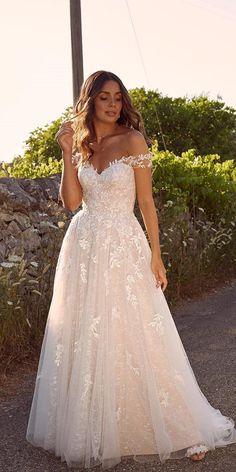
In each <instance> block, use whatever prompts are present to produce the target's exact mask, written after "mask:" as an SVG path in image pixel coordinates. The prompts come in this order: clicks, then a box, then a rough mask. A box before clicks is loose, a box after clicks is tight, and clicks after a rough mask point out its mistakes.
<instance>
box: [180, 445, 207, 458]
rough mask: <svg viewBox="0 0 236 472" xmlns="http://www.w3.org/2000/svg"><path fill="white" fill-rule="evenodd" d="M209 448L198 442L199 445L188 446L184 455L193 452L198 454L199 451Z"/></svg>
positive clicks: (190, 454) (191, 454)
mask: <svg viewBox="0 0 236 472" xmlns="http://www.w3.org/2000/svg"><path fill="white" fill-rule="evenodd" d="M208 450H209V449H208V447H207V446H205V444H200V445H199V446H193V447H189V448H188V449H187V452H186V454H185V456H186V457H190V456H193V454H200V452H207V451H208Z"/></svg>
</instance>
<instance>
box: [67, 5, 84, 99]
mask: <svg viewBox="0 0 236 472" xmlns="http://www.w3.org/2000/svg"><path fill="white" fill-rule="evenodd" d="M70 27H71V52H72V80H73V103H74V104H75V102H76V99H77V98H78V96H79V94H80V88H81V85H82V83H83V81H84V69H83V48H82V23H81V2H80V0H70Z"/></svg>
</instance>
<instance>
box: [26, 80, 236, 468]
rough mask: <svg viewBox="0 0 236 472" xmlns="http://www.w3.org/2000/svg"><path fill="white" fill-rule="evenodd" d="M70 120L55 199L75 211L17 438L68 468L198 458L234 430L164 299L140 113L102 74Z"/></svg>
mask: <svg viewBox="0 0 236 472" xmlns="http://www.w3.org/2000/svg"><path fill="white" fill-rule="evenodd" d="M75 114H76V116H75V119H74V121H72V120H71V121H69V122H65V123H63V124H62V126H61V127H60V129H59V131H58V133H57V135H56V138H57V141H58V143H59V145H60V147H61V149H62V157H63V161H64V166H63V172H62V179H61V186H60V195H61V199H62V201H63V205H64V207H66V208H68V209H70V210H72V211H75V210H77V209H78V208H79V207H80V205H81V204H82V208H81V209H79V211H77V212H76V213H75V215H74V216H73V217H72V220H71V222H70V225H69V227H68V229H67V231H66V234H65V236H64V239H63V243H62V246H61V250H60V254H59V257H58V261H57V266H56V272H55V279H54V287H53V296H52V300H51V305H50V310H49V313H48V319H47V324H46V328H45V334H44V340H43V344H42V349H41V355H40V360H39V366H38V373H37V378H36V383H35V390H34V397H33V401H32V405H31V411H30V417H29V422H28V428H27V434H26V437H27V440H28V441H29V442H30V443H32V444H33V445H34V446H40V447H42V448H43V449H45V450H48V451H51V452H53V453H54V454H55V455H56V456H58V457H60V458H61V460H62V461H66V462H67V464H68V465H69V466H72V467H85V468H88V467H93V466H96V465H98V464H102V467H103V468H104V469H106V468H109V467H113V466H114V465H116V464H118V463H119V462H120V461H121V458H122V457H125V456H126V457H128V456H130V457H133V458H134V459H135V460H136V461H140V462H145V461H151V460H160V461H161V462H164V461H166V460H167V459H181V458H183V457H189V458H191V459H192V460H194V461H197V460H201V459H203V458H204V456H205V454H206V452H207V451H209V450H214V449H215V448H216V447H223V446H226V445H228V444H232V443H235V442H236V430H235V428H234V421H233V420H232V419H231V418H230V417H226V416H224V415H222V414H221V412H220V411H219V410H217V409H215V408H214V407H213V406H211V405H210V404H209V402H208V400H207V399H206V397H205V396H204V394H203V393H202V391H201V390H200V387H199V385H198V384H197V380H196V378H195V375H194V372H193V370H192V368H191V365H190V363H189V360H188V357H187V355H186V352H185V350H184V347H183V344H182V342H181V339H180V337H179V334H178V332H177V329H176V326H175V323H174V320H173V318H172V315H171V313H170V310H169V307H168V304H167V302H166V299H165V296H164V293H163V292H164V291H165V289H166V287H167V278H166V270H165V267H164V264H163V261H162V257H161V251H160V243H159V227H158V219H157V214H156V209H155V205H154V201H153V196H152V154H151V152H150V151H149V149H148V146H147V141H148V140H147V136H146V133H145V129H144V126H143V122H142V118H141V116H140V114H139V113H138V112H137V111H136V110H135V109H134V107H133V105H132V103H131V100H130V97H129V94H128V92H127V90H126V88H125V86H124V85H123V83H122V81H121V80H120V79H119V78H118V77H117V76H116V75H115V74H113V73H111V72H106V71H98V72H95V73H93V74H92V75H91V76H90V77H88V78H87V80H86V81H85V82H84V83H83V85H82V88H81V93H80V96H79V98H78V101H77V104H76V106H75ZM135 198H137V202H138V205H139V208H140V211H141V214H142V218H143V221H144V225H145V227H146V230H147V234H148V239H149V242H148V240H147V238H146V236H145V234H144V232H143V230H142V227H141V225H140V224H139V222H138V220H137V218H136V216H135V215H134V212H133V210H134V203H135ZM149 243H150V244H149Z"/></svg>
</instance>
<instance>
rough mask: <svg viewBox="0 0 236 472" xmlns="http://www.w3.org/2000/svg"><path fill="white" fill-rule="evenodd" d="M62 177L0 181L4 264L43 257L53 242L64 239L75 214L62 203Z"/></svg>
mask: <svg viewBox="0 0 236 472" xmlns="http://www.w3.org/2000/svg"><path fill="white" fill-rule="evenodd" d="M60 179H61V174H56V175H53V176H50V177H45V178H37V179H15V178H5V177H4V178H0V264H1V265H3V264H2V263H5V266H6V267H7V263H12V262H13V263H14V261H17V259H19V256H21V255H22V254H24V257H25V258H26V259H28V260H34V257H35V256H36V255H37V259H38V258H39V257H40V255H41V252H43V250H44V249H45V248H49V246H50V244H49V243H51V242H52V239H55V236H56V239H58V236H57V234H56V233H58V232H59V233H60V234H61V238H59V239H62V237H63V234H64V232H65V230H66V228H67V227H68V224H69V222H70V219H71V217H72V216H73V213H72V212H70V211H69V210H66V209H65V208H63V206H62V202H61V201H60V200H59V185H60Z"/></svg>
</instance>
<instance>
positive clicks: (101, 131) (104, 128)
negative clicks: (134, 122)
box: [94, 123, 119, 143]
mask: <svg viewBox="0 0 236 472" xmlns="http://www.w3.org/2000/svg"><path fill="white" fill-rule="evenodd" d="M118 126H119V125H118V124H117V123H112V124H107V123H94V129H95V141H96V142H97V143H100V141H101V140H102V139H103V138H105V136H109V135H111V134H113V133H114V132H115V131H116V129H117V127H118Z"/></svg>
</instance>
